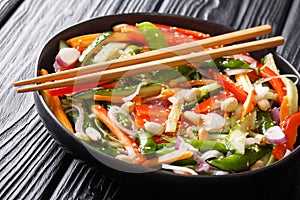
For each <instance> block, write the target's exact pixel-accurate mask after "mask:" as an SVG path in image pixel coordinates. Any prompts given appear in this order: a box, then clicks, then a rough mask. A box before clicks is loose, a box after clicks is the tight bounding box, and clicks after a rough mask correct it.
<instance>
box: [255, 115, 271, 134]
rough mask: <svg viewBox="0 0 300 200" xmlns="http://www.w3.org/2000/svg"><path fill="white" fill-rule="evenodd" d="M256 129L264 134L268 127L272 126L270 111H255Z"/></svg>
mask: <svg viewBox="0 0 300 200" xmlns="http://www.w3.org/2000/svg"><path fill="white" fill-rule="evenodd" d="M257 121H258V131H259V133H260V134H264V132H266V130H267V129H268V128H270V127H271V126H274V123H273V120H272V117H271V114H270V112H268V111H259V112H257Z"/></svg>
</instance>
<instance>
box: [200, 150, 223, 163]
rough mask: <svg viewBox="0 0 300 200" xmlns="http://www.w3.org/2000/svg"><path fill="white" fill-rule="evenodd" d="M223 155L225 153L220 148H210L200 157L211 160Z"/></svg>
mask: <svg viewBox="0 0 300 200" xmlns="http://www.w3.org/2000/svg"><path fill="white" fill-rule="evenodd" d="M222 156H224V154H223V153H221V152H220V151H218V150H209V151H206V152H204V153H203V154H202V155H201V157H200V158H201V159H202V160H204V161H206V160H210V159H212V158H220V157H222Z"/></svg>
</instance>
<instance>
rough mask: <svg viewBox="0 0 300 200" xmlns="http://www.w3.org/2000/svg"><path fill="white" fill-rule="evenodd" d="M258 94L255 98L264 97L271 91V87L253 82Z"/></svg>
mask: <svg viewBox="0 0 300 200" xmlns="http://www.w3.org/2000/svg"><path fill="white" fill-rule="evenodd" d="M253 86H254V89H255V92H256V95H255V100H256V101H258V100H260V99H263V98H264V97H265V96H266V94H268V92H269V89H270V88H269V87H264V86H262V84H256V83H255V84H253Z"/></svg>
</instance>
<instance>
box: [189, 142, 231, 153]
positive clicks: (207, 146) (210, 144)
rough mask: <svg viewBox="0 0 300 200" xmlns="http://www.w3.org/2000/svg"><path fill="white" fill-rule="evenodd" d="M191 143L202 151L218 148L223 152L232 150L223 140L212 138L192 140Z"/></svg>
mask: <svg viewBox="0 0 300 200" xmlns="http://www.w3.org/2000/svg"><path fill="white" fill-rule="evenodd" d="M191 145H192V146H193V147H195V148H197V149H199V150H200V151H208V150H212V149H213V150H218V151H220V152H222V153H226V152H228V151H230V149H229V148H228V147H227V146H226V145H225V144H224V143H222V142H217V141H212V140H192V141H191Z"/></svg>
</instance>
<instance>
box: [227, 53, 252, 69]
mask: <svg viewBox="0 0 300 200" xmlns="http://www.w3.org/2000/svg"><path fill="white" fill-rule="evenodd" d="M233 58H235V59H239V60H242V61H245V62H246V63H247V64H249V65H250V67H252V68H254V69H255V68H256V67H257V60H255V59H254V58H252V57H251V56H247V55H244V54H235V55H233Z"/></svg>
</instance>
